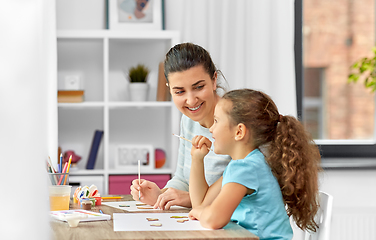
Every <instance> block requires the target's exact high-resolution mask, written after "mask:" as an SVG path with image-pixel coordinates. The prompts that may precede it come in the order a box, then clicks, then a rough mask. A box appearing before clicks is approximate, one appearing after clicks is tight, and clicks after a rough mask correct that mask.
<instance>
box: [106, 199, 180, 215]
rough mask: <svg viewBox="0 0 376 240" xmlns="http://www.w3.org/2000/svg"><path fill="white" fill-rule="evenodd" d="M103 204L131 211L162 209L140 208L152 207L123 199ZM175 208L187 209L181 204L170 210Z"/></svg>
mask: <svg viewBox="0 0 376 240" xmlns="http://www.w3.org/2000/svg"><path fill="white" fill-rule="evenodd" d="M102 204H103V205H107V206H110V207H114V208H118V209H121V210H127V211H130V212H144V211H155V210H157V211H159V210H160V209H139V208H137V207H152V206H150V205H143V206H136V204H142V202H139V201H122V202H102ZM120 205H126V206H129V207H120ZM174 209H187V208H185V207H180V206H172V207H171V208H170V210H174Z"/></svg>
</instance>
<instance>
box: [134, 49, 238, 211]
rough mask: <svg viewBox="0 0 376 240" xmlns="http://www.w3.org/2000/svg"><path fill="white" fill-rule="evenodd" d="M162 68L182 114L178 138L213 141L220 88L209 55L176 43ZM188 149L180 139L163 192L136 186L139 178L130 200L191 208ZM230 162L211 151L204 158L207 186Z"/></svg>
mask: <svg viewBox="0 0 376 240" xmlns="http://www.w3.org/2000/svg"><path fill="white" fill-rule="evenodd" d="M164 66H165V67H164V71H165V76H166V79H167V85H168V87H169V88H170V93H171V96H172V99H173V101H174V103H175V106H176V107H177V108H178V109H179V111H180V112H181V113H182V114H183V115H182V118H181V123H180V136H184V137H185V138H187V139H192V138H193V137H194V136H196V135H202V136H205V137H207V138H209V139H210V140H211V141H213V138H212V135H211V133H210V132H209V128H210V127H211V125H212V124H213V122H214V117H213V115H214V108H215V105H216V104H217V102H218V100H219V99H220V96H219V95H218V92H217V91H218V90H219V89H220V88H221V87H220V86H219V85H217V78H218V72H219V71H218V70H217V69H216V67H215V65H214V63H213V61H212V59H211V57H210V54H209V53H208V52H207V51H206V50H205V49H204V48H202V47H200V46H198V45H195V44H192V43H182V44H178V45H175V46H174V47H173V48H171V49H170V50H169V51H168V53H167V54H166V58H165V62H164ZM191 147H192V146H191V143H189V142H187V141H184V140H180V145H179V155H178V163H177V168H176V172H175V175H174V177H173V178H172V179H171V180H169V181H168V182H167V184H166V186H165V187H164V188H163V189H160V188H159V187H158V186H157V185H156V184H155V183H154V182H150V181H147V180H144V179H141V181H140V182H141V184H139V181H138V179H135V180H133V181H132V186H131V194H132V196H133V199H134V200H140V201H141V202H144V203H147V204H149V205H154V208H160V209H169V208H170V207H171V206H174V205H178V206H183V207H191V200H190V198H189V193H188V189H189V187H188V184H189V174H190V167H191ZM230 160H231V158H230V157H229V156H227V155H217V154H215V153H214V152H212V151H211V152H210V153H209V154H208V155H207V156H206V157H205V158H204V165H205V173H203V174H205V179H206V181H207V183H208V185H209V186H210V185H212V184H213V183H214V182H215V181H216V180H217V179H218V178H220V177H221V176H222V173H223V171H224V169H225V168H226V166H227V164H228V163H229V161H230ZM139 191H141V198H140V199H139Z"/></svg>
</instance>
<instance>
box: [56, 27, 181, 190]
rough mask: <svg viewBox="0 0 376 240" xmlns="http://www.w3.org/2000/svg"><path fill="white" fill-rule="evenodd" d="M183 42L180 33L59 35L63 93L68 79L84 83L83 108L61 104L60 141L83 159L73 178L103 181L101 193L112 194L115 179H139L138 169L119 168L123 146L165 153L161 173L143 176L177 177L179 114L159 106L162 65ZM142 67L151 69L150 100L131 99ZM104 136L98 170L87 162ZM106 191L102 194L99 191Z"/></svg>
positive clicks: (71, 32)
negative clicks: (133, 72) (132, 73)
mask: <svg viewBox="0 0 376 240" xmlns="http://www.w3.org/2000/svg"><path fill="white" fill-rule="evenodd" d="M178 42H179V33H178V32H176V31H130V32H120V31H111V30H58V31H57V50H58V54H57V55H58V90H63V89H64V81H65V78H66V77H68V76H77V77H78V78H79V79H80V85H81V89H83V90H84V92H85V95H84V99H85V100H84V102H82V103H58V141H59V146H60V147H61V148H62V151H63V152H65V151H67V150H74V151H75V153H76V154H78V155H80V156H81V157H82V159H81V160H80V161H79V162H78V164H77V167H75V168H72V169H71V171H70V175H71V176H74V179H80V178H82V179H84V178H85V177H88V176H89V177H90V179H92V177H93V176H98V179H101V181H102V182H103V186H98V188H99V190H100V191H101V193H102V194H108V193H109V192H108V191H109V184H110V183H109V178H110V176H112V175H134V174H137V170H136V171H135V169H134V167H133V166H130V167H129V168H125V167H122V168H116V164H115V161H117V155H116V151H117V148H118V146H120V145H126V144H151V145H152V146H153V148H161V149H163V150H164V151H165V153H166V163H165V165H164V166H163V167H162V168H159V169H156V168H151V169H150V167H149V168H144V167H142V168H141V174H152V175H153V174H154V175H158V174H169V175H171V174H173V173H174V171H175V168H176V158H177V155H178V153H177V149H178V139H176V138H173V137H172V133H178V132H179V123H180V113H179V112H178V110H177V109H176V107H175V106H174V104H173V102H171V101H166V102H160V101H158V102H157V101H156V94H157V86H158V65H159V63H160V62H161V61H163V59H164V56H165V54H166V52H167V51H168V50H169V49H170V48H171V47H172V46H174V45H175V44H177V43H178ZM138 63H142V64H144V65H146V66H147V67H148V68H149V69H150V74H149V79H148V83H149V93H148V100H147V101H145V102H132V101H130V100H129V89H128V80H127V79H126V77H125V75H126V74H127V71H128V69H129V68H130V67H132V66H135V65H137V64H138ZM96 129H98V130H103V131H104V135H103V138H102V141H101V145H100V148H99V151H98V155H97V159H96V163H95V168H94V169H93V170H87V169H86V163H87V159H88V155H89V151H90V147H91V141H92V138H93V135H94V132H95V130H96ZM101 187H102V189H100V188H101Z"/></svg>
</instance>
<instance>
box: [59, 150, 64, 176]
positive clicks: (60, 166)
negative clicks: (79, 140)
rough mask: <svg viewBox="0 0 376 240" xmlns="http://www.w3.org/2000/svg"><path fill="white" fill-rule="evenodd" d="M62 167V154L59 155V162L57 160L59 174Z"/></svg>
mask: <svg viewBox="0 0 376 240" xmlns="http://www.w3.org/2000/svg"><path fill="white" fill-rule="evenodd" d="M62 166H63V154H62V153H60V160H59V173H61V172H62V171H63V169H62Z"/></svg>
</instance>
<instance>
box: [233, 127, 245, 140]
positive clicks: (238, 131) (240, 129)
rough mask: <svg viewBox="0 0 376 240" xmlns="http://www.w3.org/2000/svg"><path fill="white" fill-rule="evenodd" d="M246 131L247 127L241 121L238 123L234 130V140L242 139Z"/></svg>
mask: <svg viewBox="0 0 376 240" xmlns="http://www.w3.org/2000/svg"><path fill="white" fill-rule="evenodd" d="M246 133H247V127H246V126H245V125H244V124H243V123H239V124H238V125H237V126H236V130H235V140H236V141H240V140H242V139H244V137H245V135H246Z"/></svg>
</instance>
